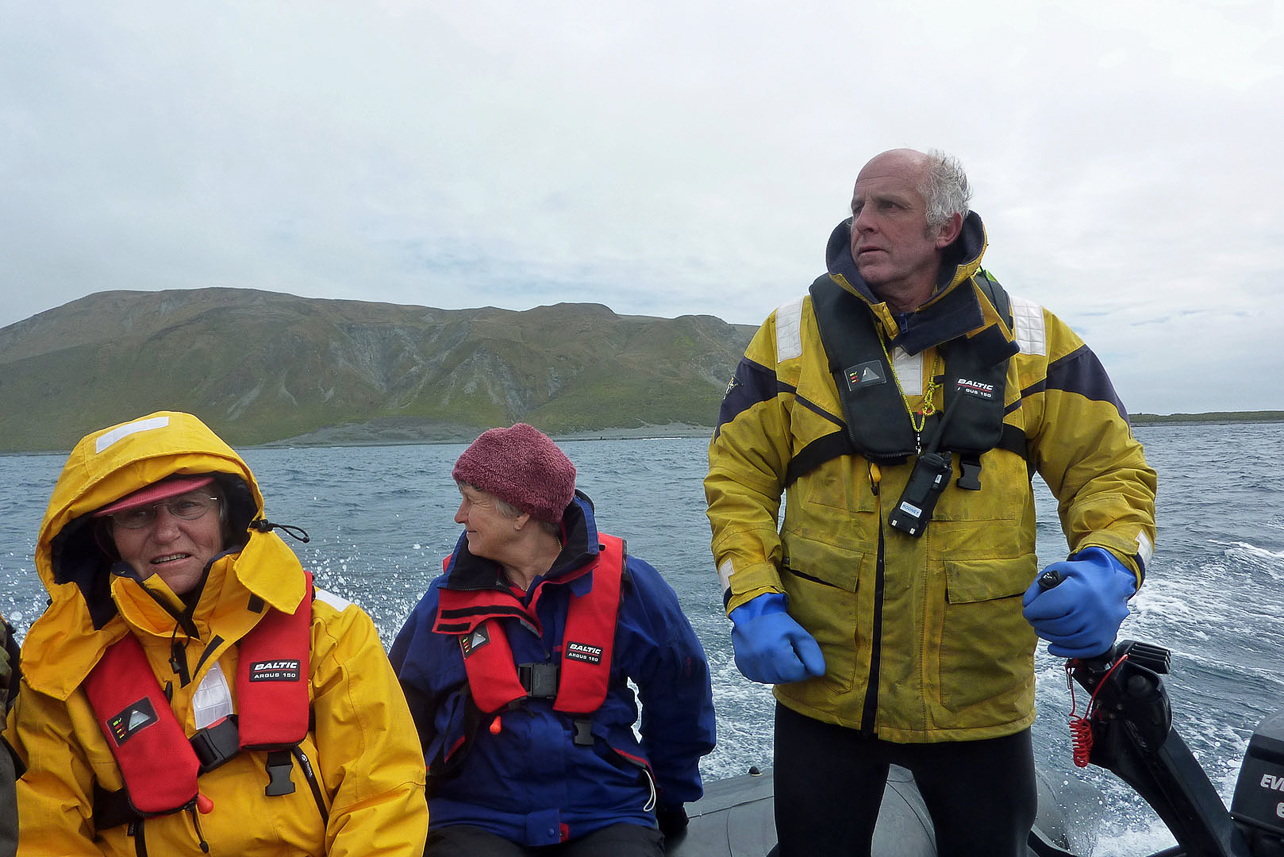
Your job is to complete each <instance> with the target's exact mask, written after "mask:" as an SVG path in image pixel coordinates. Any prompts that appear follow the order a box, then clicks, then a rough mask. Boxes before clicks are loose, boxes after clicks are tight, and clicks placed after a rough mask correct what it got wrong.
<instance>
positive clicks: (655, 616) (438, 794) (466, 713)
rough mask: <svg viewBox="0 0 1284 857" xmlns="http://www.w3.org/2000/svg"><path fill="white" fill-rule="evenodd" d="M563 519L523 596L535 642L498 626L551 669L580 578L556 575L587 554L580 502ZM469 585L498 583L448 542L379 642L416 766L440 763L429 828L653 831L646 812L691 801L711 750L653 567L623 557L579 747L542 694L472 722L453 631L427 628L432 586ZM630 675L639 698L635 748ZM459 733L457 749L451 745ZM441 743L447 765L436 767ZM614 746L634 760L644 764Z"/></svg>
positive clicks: (698, 694) (693, 650) (679, 635)
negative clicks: (447, 551)
mask: <svg viewBox="0 0 1284 857" xmlns="http://www.w3.org/2000/svg"><path fill="white" fill-rule="evenodd" d="M563 526H564V529H565V535H564V539H565V547H564V548H563V550H562V553H561V555H560V556H559V557H558V558H557V561H556V562H555V563H554V564H553V568H552V569H551V570H550V571H549V572H548V574H547V575H545V576H543V577H540V578H536V579H535V581H534V582H533V583H532V584H531V586H530V588H529V589H528V590H527V592H526V603H527V604H530V603H532V602H534V603H535V604H536V613H537V615H538V617H539V620H540V625H541V627H542V629H543V636H542V638H541V637H539V636H537V635H536V633H535V632H534V631H533V630H532V629H531V628H530V627H529V626H527V625H525V624H523V623H521V622H519V621H518V620H517V619H505V620H502V621H503V628H504V632H505V634H506V635H507V637H508V642H509V645H510V646H511V648H512V650H513V660H514V662H515V663H518V664H523V663H557V662H558V660H559V657H560V655H559V654H557V653H558V652H559V651H560V647H561V643H562V635H563V630H564V628H565V625H566V617H567V611H568V605H569V599H570V595H571V594H572V592H575V593H577V594H578V593H579V592H580V591H581V590H582V589H584V588H591V587H592V585H593V575H592V574H586V575H582V576H580V577H578V578H576V579H574V580H571V581H569V582H568V583H565V584H564V583H562V582H560V581H561V579H562V578H564V577H566V576H567V575H569V574H570V573H571V572H573V571H576V570H578V569H580V568H582V567H583V566H585V565H588V564H590V563H592V562H593V561H594V559H595V558H596V556H597V553H598V533H597V525H596V523H595V521H594V519H593V506H592V502H591V501H590V500H589V499H588V497H586V496H584V495H583V494H581V493H579V492H576V496H575V498H574V499H573V500H572V501H571V504H570V505H569V506H568V507H567V509H566V512H565V514H564V523H563ZM479 585H482V586H492V587H494V588H497V589H500V588H502V589H504V590H507V588H508V587H507V585H506V584H505V583H504V582H503V580H502V578H501V574H500V570H499V567H498V566H497V565H496V564H495V563H493V562H491V561H489V560H485V559H481V558H479V557H476V556H473V555H472V554H471V553H470V552H469V550H468V543H467V540H466V538H462V537H461V538H460V540H459V543H458V544H457V545H456V547H455V551H454V553H453V554H452V555H451V557H450V560H449V561H448V563H447V567H446V572H445V574H443V575H441V576H440V577H438V578H436V579H435V580H433V582H432V584H431V585H430V586H429V588H428V592H427V593H426V594H425V595H424V597H423V599H422V600H421V601H420V602H419V604H418V606H416V607H415V609H414V611H413V612H412V613H411V615H410V617H409V619H407V621H406V624H405V626H404V627H403V628H402V629H401V632H400V633H399V634H398V635H397V639H396V642H395V643H393V647H392V653H391V658H392V663H393V667H394V668H395V669H396V671H397V675H398V677H399V678H400V680H401V685H402V688H403V689H404V690H405V693H406V698H407V700H408V701H409V703H410V710H411V714H412V715H413V716H414V719H415V723H416V724H417V726H418V729H419V736H420V739H421V741H422V742H423V747H424V756H425V758H426V760H427V764H428V766H429V769H430V771H431V772H432V773H433V774H436V773H437V772H438V771H441V770H443V769H444V768H447V767H449V770H450V773H449V774H448V775H446V776H443V777H436V776H434V777H432V780H433V782H432V784H431V785H430V789H429V801H428V803H429V812H428V814H429V824H430V826H431V827H434V828H436V827H442V826H445V825H449V824H469V825H474V826H476V827H480V828H482V829H484V830H488V831H490V832H492V833H495V834H498V835H500V836H503V837H505V838H506V839H509V840H512V841H514V842H518V843H521V844H524V845H529V846H540V845H551V844H555V843H557V842H560V841H564V840H567V839H575V838H578V837H580V836H583V835H585V834H587V833H591V832H593V831H594V830H598V829H599V828H602V827H605V826H607V825H610V824H616V823H619V822H630V823H634V824H641V825H646V826H651V827H654V826H655V816H654V812H653V810H654V807H655V806H657V805H658V806H662V807H672V806H678V805H681V804H683V803H686V802H688V801H693V800H695V799H697V798H699V797H700V795H701V794H702V792H703V787H702V784H701V780H700V771H699V760H700V757H701V756H703V755H705V754H707V753H709V752H710V751H711V750H712V749H713V746H714V713H713V695H712V689H711V687H710V683H709V668H708V664H707V662H706V661H705V657H704V651H703V649H702V648H701V647H700V642H699V640H697V639H696V636H695V632H694V631H693V630H692V629H691V625H690V623H689V622H688V621H687V618H686V616H685V615H683V613H682V609H681V607H679V605H678V599H677V596H676V594H675V593H674V591H673V589H672V588H671V587H670V586H669V585H668V584H667V583H665V581H664V579H663V578H661V577H660V575H659V573H658V572H657V571H656V570H655V569H654V568H652V567H651V566H650V565H648V564H646V563H645V562H643V561H641V560H639V559H637V558H635V557H628V558H627V564H626V568H625V572H624V579H623V583H622V588H621V596H620V607H619V614H618V616H617V619H616V628H615V643H614V654H613V658H612V662H611V674H610V689H609V691H608V692H607V696H606V700H605V701H604V702H603V704H602V707H601V708H600V709H599V710H598V711H597V712H596V713H594V714H593V715H592V718H591V721H592V727H591V728H592V733H593V737H594V741H593V742H592V746H582V745H577V744H575V742H574V731H575V724H574V721H575V719H576V717H575V716H574V715H569V714H562V713H560V712H556V711H554V710H553V700H551V699H527V700H525V701H524V702H522V703H520V704H519V705H517V706H516V707H515V708H514V709H513V710H511V711H505V712H503V713H502V715H501V718H500V727H499V729H498V731H497V732H492V731H491V728H490V726H491V721H492V720H493V718H492V717H489V716H487V717H484V718H482V717H480V716H479V714H478V712H477V709H476V707H475V706H474V705H473V703H472V702H471V700H470V698H469V692H468V678H467V674H466V673H465V670H464V660H463V656H462V654H461V651H460V644H459V639H458V637H456V636H454V635H447V634H440V633H435V632H434V631H433V626H434V624H435V622H436V618H437V610H438V604H439V593H440V591H441V590H442V589H443V588H450V589H475V588H477V587H478V586H479ZM535 599H538V600H537V601H536V600H535ZM629 680H631V681H632V682H633V683H634V684H635V685H636V686H637V689H638V691H639V694H638V695H639V696H640V697H641V703H642V720H641V724H640V726H639V732H640V733H641V741H640V742H639V741H638V739H637V737H636V735H635V733H634V730H633V726H634V724H635V723H636V722H637V717H638V704H637V699H636V698H635V695H634V692H633V690H632V688H630V686H629V684H628V681H629ZM461 741H465V747H464V749H461V750H456V748H457V747H459V744H460V742H461ZM452 750H455V752H454V753H453V754H452V755H451V759H450V765H449V766H446V765H443V760H444V758H445V756H446V754H447V753H448V752H450V751H452ZM617 751H620V752H617ZM621 752H622V753H623V754H627V755H628V756H632V757H638V758H640V759H644V760H646V762H647V764H648V765H649V771H648V770H647V769H646V768H644V767H643V766H640V765H638V764H634V763H632V762H629V761H627V760H626V759H625V758H624V756H622V755H621ZM461 754H462V758H461ZM652 776H654V787H655V789H656V792H657V794H653V792H652V785H653V784H652V779H651V778H652Z"/></svg>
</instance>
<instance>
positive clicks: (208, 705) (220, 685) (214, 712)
mask: <svg viewBox="0 0 1284 857" xmlns="http://www.w3.org/2000/svg"><path fill="white" fill-rule="evenodd" d="M231 713H232V689H231V688H229V687H228V686H227V678H226V677H225V676H224V675H223V668H222V667H220V666H219V665H218V661H215V662H214V665H213V666H211V667H210V671H209V672H207V673H206V674H205V678H203V679H201V683H200V685H199V686H197V688H196V693H194V694H192V716H193V717H195V718H196V728H197V729H204V728H205V727H206V726H209V725H210V724H211V723H217V722H218V721H219V720H221V719H222V718H224V717H227V716H228V715H229V714H231Z"/></svg>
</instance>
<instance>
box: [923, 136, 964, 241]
mask: <svg viewBox="0 0 1284 857" xmlns="http://www.w3.org/2000/svg"><path fill="white" fill-rule="evenodd" d="M921 193H922V194H923V199H924V200H926V202H927V228H928V229H935V228H936V227H938V226H942V225H944V224H945V222H946V221H947V220H949V219H950V216H951V215H953V214H954V213H955V212H958V213H959V215H960V216H961V217H962V218H963V219H964V220H966V219H967V213H968V207H967V204H968V202H970V201H971V199H972V188H971V186H970V185H969V184H968V183H967V173H966V172H964V170H963V164H962V163H961V162H960V161H959V159H958V158H956V157H954V156H953V155H947V154H945V153H944V152H942V151H941V150H940V149H931V150H930V151H928V153H927V170H926V172H925V178H924V180H923V187H922V188H921Z"/></svg>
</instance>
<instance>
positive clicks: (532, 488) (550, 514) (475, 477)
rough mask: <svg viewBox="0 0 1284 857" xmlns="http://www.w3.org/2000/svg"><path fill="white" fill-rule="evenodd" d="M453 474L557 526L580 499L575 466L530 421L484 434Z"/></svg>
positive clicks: (456, 465) (461, 480)
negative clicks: (577, 498)
mask: <svg viewBox="0 0 1284 857" xmlns="http://www.w3.org/2000/svg"><path fill="white" fill-rule="evenodd" d="M450 475H451V476H453V477H454V478H455V481H457V482H467V483H468V484H469V485H472V486H473V487H474V488H478V489H480V490H482V491H485V492H487V493H489V494H494V495H495V496H496V497H498V498H499V499H501V500H503V501H504V502H506V503H508V504H509V505H510V506H513V507H515V508H517V509H520V510H521V511H523V512H528V513H529V514H530V515H531V517H533V518H538V519H539V520H541V521H551V522H553V523H554V524H558V523H561V521H562V511H563V510H564V509H565V508H566V507H567V506H568V505H569V504H570V502H571V498H572V497H574V496H575V465H574V464H571V460H570V459H569V458H567V457H566V453H564V452H562V451H561V450H560V449H558V448H557V444H555V443H553V441H552V440H550V439H549V437H548V435H546V434H544V433H543V432H541V431H540V430H539V429H537V428H535V427H533V426H528V425H527V424H526V423H518V424H517V425H515V426H513V427H512V428H493V429H489V430H488V431H484V432H482V433H481V436H480V437H478V438H477V440H475V441H473V443H472V446H470V447H468V448H467V449H465V450H464V454H463V455H461V456H459V460H458V461H456V462H455V469H454V470H453V471H452V472H451V474H450Z"/></svg>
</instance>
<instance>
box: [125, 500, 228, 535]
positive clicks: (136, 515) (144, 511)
mask: <svg viewBox="0 0 1284 857" xmlns="http://www.w3.org/2000/svg"><path fill="white" fill-rule="evenodd" d="M216 503H218V498H217V497H210V496H207V495H205V494H184V495H183V496H181V497H175V498H174V499H173V500H166V501H165V502H163V503H152V504H150V505H147V506H138V507H136V508H133V509H126V510H125V511H123V512H113V513H112V514H111V515H108V517H109V518H111V519H112V522H113V523H114V524H116V525H117V526H120V527H124V528H125V529H127V530H141V529H142V528H143V527H150V526H151V525H152V524H154V523H155V522H156V510H157V509H159V508H160V507H161V506H164V507H165V508H166V509H168V510H169V513H170V514H171V515H173V516H174V517H175V518H181V519H182V520H184V521H195V520H196V519H198V518H203V517H205V513H206V512H208V511H209V510H210V509H212V508H214V505H215V504H216Z"/></svg>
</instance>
